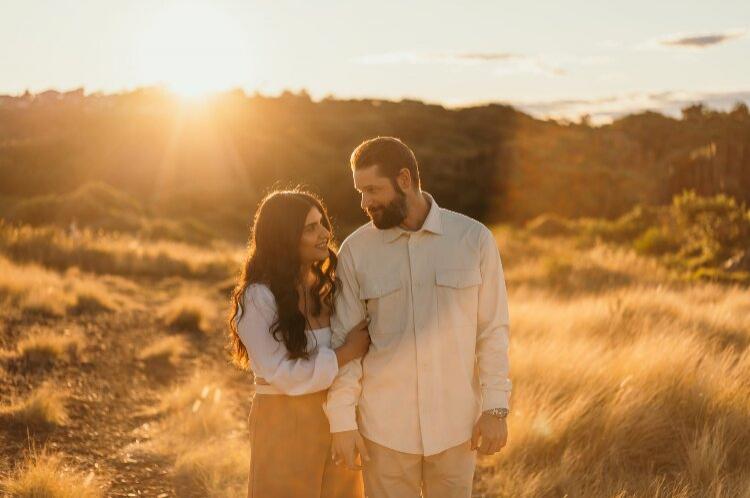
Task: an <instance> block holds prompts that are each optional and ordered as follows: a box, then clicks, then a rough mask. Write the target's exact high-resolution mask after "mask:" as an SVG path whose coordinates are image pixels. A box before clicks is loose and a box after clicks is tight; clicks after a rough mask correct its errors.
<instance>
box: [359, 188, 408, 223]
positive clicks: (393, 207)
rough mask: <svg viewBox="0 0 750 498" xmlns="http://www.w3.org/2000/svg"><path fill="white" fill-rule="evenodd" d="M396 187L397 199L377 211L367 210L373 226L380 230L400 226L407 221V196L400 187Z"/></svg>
mask: <svg viewBox="0 0 750 498" xmlns="http://www.w3.org/2000/svg"><path fill="white" fill-rule="evenodd" d="M395 187H396V198H395V199H393V200H392V201H391V202H389V203H388V204H387V205H386V206H385V207H382V208H378V209H376V210H369V209H368V210H367V216H369V217H370V219H371V220H372V224H373V225H375V226H376V227H377V228H379V229H380V230H385V229H388V228H393V227H396V226H399V225H400V224H401V223H402V222H403V221H404V219H406V194H405V193H404V191H403V190H401V188H400V187H399V186H398V185H395Z"/></svg>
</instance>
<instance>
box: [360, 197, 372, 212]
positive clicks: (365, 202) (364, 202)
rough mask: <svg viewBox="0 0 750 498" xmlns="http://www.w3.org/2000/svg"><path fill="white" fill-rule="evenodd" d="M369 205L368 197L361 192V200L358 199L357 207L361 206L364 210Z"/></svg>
mask: <svg viewBox="0 0 750 498" xmlns="http://www.w3.org/2000/svg"><path fill="white" fill-rule="evenodd" d="M369 206H370V200H369V199H368V198H367V197H365V195H364V194H362V199H361V200H360V202H359V207H361V208H362V210H365V209H367V208H368V207H369Z"/></svg>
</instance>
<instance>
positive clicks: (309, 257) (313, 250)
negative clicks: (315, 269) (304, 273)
mask: <svg viewBox="0 0 750 498" xmlns="http://www.w3.org/2000/svg"><path fill="white" fill-rule="evenodd" d="M330 239H331V234H330V232H329V231H328V230H327V229H326V227H324V226H323V215H322V214H321V212H320V211H319V210H318V208H317V207H312V208H310V211H308V213H307V219H306V220H305V226H304V227H303V228H302V236H301V237H300V239H299V256H300V261H301V262H302V264H312V263H315V262H316V261H323V260H324V259H326V258H327V257H328V242H329V241H330Z"/></svg>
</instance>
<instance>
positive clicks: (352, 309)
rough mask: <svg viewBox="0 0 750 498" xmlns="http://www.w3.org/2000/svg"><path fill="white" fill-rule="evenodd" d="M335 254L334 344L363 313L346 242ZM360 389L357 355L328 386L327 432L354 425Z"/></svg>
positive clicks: (360, 372)
mask: <svg viewBox="0 0 750 498" xmlns="http://www.w3.org/2000/svg"><path fill="white" fill-rule="evenodd" d="M338 256H339V258H338V263H337V265H336V277H337V278H338V279H339V280H340V284H341V285H340V288H339V289H338V292H337V294H336V301H335V306H336V311H335V313H334V314H333V316H332V317H331V330H332V332H333V338H332V343H333V345H334V347H337V346H340V345H341V344H343V343H344V340H345V339H346V335H347V333H348V332H349V331H350V330H351V329H352V328H353V327H354V326H355V325H356V324H358V323H359V322H361V321H362V320H364V318H365V316H366V315H367V312H366V309H365V305H364V303H363V302H362V301H361V300H360V298H359V282H357V278H356V272H355V270H354V261H353V258H352V254H351V250H350V249H349V247H348V245H347V244H346V242H344V244H343V245H342V246H341V251H340V252H339V255H338ZM361 393H362V359H361V358H357V359H354V360H351V361H350V362H348V363H346V364H345V365H343V366H342V367H341V369H340V370H339V373H338V375H337V376H336V378H335V379H334V381H333V384H332V385H331V388H330V389H329V390H328V399H327V401H326V403H325V405H324V406H323V409H324V411H325V413H326V416H327V417H328V423H329V425H330V427H331V432H343V431H349V430H355V429H357V415H356V407H357V403H358V401H359V397H360V394H361Z"/></svg>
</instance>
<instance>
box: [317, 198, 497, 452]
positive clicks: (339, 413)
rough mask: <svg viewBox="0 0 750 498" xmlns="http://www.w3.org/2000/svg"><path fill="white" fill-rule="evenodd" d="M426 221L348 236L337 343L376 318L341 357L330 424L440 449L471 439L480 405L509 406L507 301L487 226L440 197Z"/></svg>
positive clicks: (396, 444) (403, 445) (387, 441)
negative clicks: (363, 344) (366, 344)
mask: <svg viewBox="0 0 750 498" xmlns="http://www.w3.org/2000/svg"><path fill="white" fill-rule="evenodd" d="M425 196H426V198H427V199H428V200H429V201H430V204H431V207H430V211H429V214H428V215H427V218H426V220H425V222H424V224H423V225H422V228H421V229H419V230H416V231H407V230H403V229H401V228H398V227H397V228H391V229H387V230H379V229H377V228H376V227H375V226H374V225H373V224H372V223H368V224H367V225H364V226H362V227H360V228H359V229H358V230H357V231H355V232H354V233H353V234H351V235H350V236H349V237H348V238H347V239H346V240H345V241H344V243H343V244H342V245H341V250H340V252H339V260H338V266H337V276H338V277H339V278H340V279H341V284H342V286H341V289H339V291H338V293H337V297H336V303H335V304H336V312H335V315H334V316H333V317H332V319H331V329H332V332H333V338H332V346H333V347H337V346H339V345H341V344H342V343H343V342H344V338H345V336H346V333H347V331H349V330H350V329H351V328H352V327H353V326H354V325H356V324H357V323H358V322H359V321H361V320H362V319H363V318H364V317H365V316H366V315H369V316H370V317H371V322H370V336H371V338H372V344H371V346H370V350H369V352H368V353H367V355H365V356H364V358H363V359H362V360H355V361H351V362H349V363H347V364H346V365H344V366H343V367H342V368H341V369H340V370H339V373H338V374H337V376H336V378H335V379H334V381H333V385H332V386H331V388H330V390H329V391H328V399H327V402H326V404H325V406H324V409H325V412H326V415H327V416H328V420H329V423H330V426H331V432H341V431H346V430H352V429H357V428H359V431H360V433H361V434H362V435H363V436H364V437H366V438H368V439H370V440H371V441H374V442H375V443H378V444H380V445H382V446H385V447H387V448H391V449H394V450H397V451H401V452H405V453H412V454H423V455H433V454H436V453H440V452H441V451H443V450H446V449H448V448H451V447H453V446H456V445H458V444H461V443H462V442H464V441H467V440H468V439H470V438H471V432H472V429H473V426H474V423H475V422H476V420H477V419H478V418H479V415H480V414H481V411H483V410H487V409H491V408H498V407H505V408H507V407H508V401H509V395H510V390H511V381H510V379H509V378H508V373H509V362H508V346H509V331H508V299H507V292H506V288H505V279H504V278H503V268H502V263H501V261H500V254H499V252H498V249H497V245H496V244H495V240H494V237H493V236H492V233H491V232H490V231H489V230H488V229H487V228H486V227H485V226H484V225H482V224H481V223H479V222H478V221H476V220H473V219H471V218H469V217H467V216H464V215H462V214H459V213H455V212H453V211H449V210H447V209H443V208H441V207H439V206H438V205H437V203H436V202H435V200H434V199H433V198H432V196H430V195H429V194H427V193H425Z"/></svg>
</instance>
